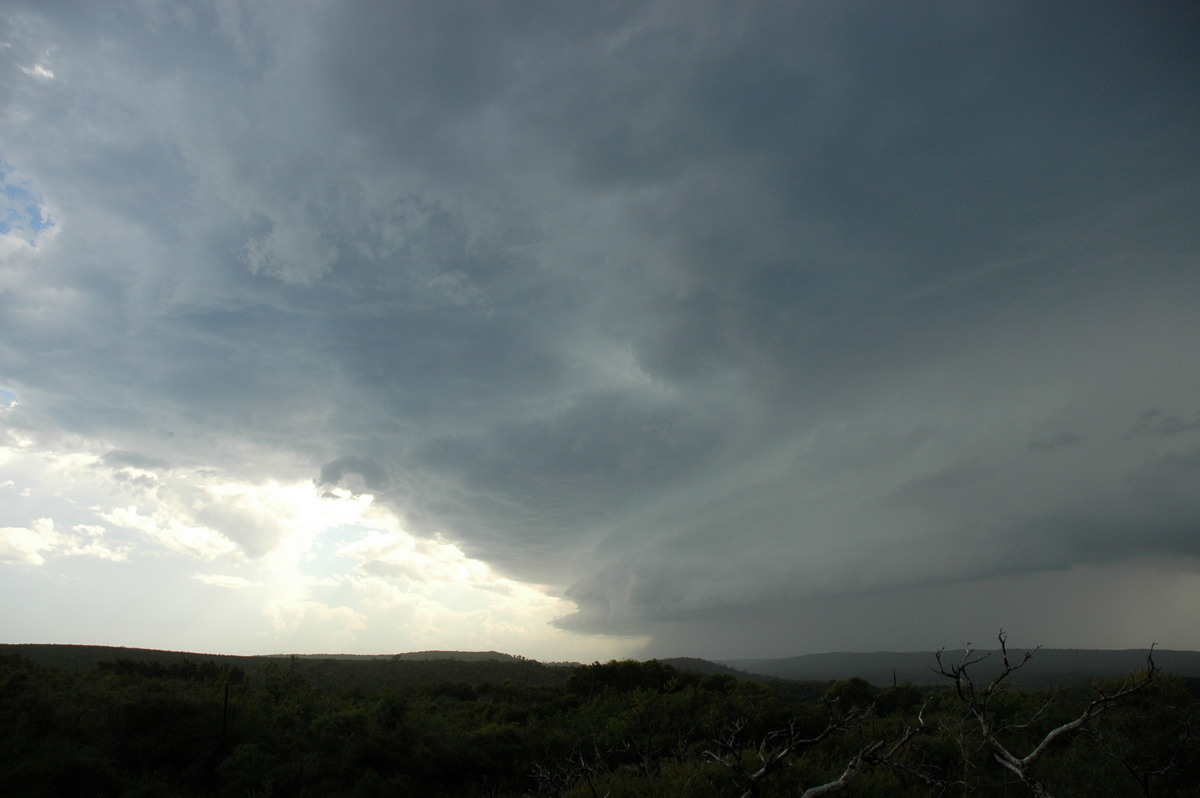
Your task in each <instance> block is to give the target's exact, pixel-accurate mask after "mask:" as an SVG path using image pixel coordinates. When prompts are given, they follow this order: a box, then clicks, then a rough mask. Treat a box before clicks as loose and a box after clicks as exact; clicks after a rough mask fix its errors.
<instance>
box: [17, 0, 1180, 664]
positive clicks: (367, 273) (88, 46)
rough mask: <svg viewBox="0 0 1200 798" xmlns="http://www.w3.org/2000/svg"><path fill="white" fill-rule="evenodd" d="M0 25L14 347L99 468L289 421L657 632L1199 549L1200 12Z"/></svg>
mask: <svg viewBox="0 0 1200 798" xmlns="http://www.w3.org/2000/svg"><path fill="white" fill-rule="evenodd" d="M14 9H15V10H14V11H13V12H10V14H9V15H8V17H7V21H6V22H5V23H4V24H5V25H6V27H5V29H4V32H3V36H4V38H5V39H6V40H8V41H11V42H13V43H14V46H13V47H11V48H9V49H7V50H5V52H4V59H5V60H4V63H3V70H4V73H3V80H2V81H0V83H2V84H3V86H5V88H3V89H0V92H3V93H2V94H0V97H2V98H3V113H4V116H3V120H4V122H5V126H6V129H7V131H8V132H6V133H5V136H4V138H3V139H2V140H0V144H2V145H3V152H0V157H3V159H4V161H5V162H6V163H10V164H12V165H13V169H14V172H13V174H14V175H17V174H18V173H19V177H20V178H21V179H28V180H30V181H31V185H33V186H34V188H35V189H36V190H37V191H38V192H40V193H41V194H43V195H45V196H46V197H47V198H48V201H50V202H52V203H53V204H54V207H55V209H56V210H57V216H58V217H60V218H61V224H60V227H61V229H60V230H59V231H58V232H57V235H56V237H55V239H54V241H53V242H52V244H50V245H47V246H44V247H43V248H42V249H41V250H40V251H39V252H37V253H36V254H35V255H32V256H30V257H29V258H28V259H27V260H26V261H22V262H21V263H19V264H17V265H15V266H14V265H10V264H9V263H6V264H2V265H0V268H2V269H3V271H0V275H2V278H3V280H4V282H3V283H2V284H0V340H3V341H4V348H3V349H0V352H2V353H3V360H2V361H0V379H2V380H4V383H3V387H5V388H6V389H11V390H15V391H16V392H17V393H18V395H20V396H21V397H22V403H21V405H20V406H19V409H20V419H21V421H20V423H23V424H26V425H28V426H29V427H31V428H34V427H36V428H42V429H63V430H66V431H67V432H76V433H80V434H86V435H91V436H94V437H97V438H102V439H104V440H111V441H114V442H115V443H114V445H115V446H119V447H121V450H115V451H114V452H113V453H112V454H111V455H110V458H112V462H111V463H110V465H113V466H120V465H128V466H135V467H142V466H138V465H137V463H139V462H140V463H143V464H153V463H155V462H158V461H160V460H163V461H169V462H171V463H177V462H188V463H191V464H205V463H207V464H210V465H213V466H221V467H224V468H227V469H229V470H231V471H236V472H238V473H242V474H246V475H250V474H255V472H256V469H262V468H265V467H266V466H263V465H261V463H259V462H257V461H256V459H255V457H254V456H253V455H251V454H246V452H248V451H258V452H262V453H269V454H270V456H269V457H267V461H269V462H270V463H272V465H271V466H270V467H271V468H282V467H281V466H280V465H279V462H280V460H281V459H286V457H284V456H280V457H276V455H277V454H278V453H280V452H283V453H286V454H287V455H290V456H293V457H294V460H293V461H292V462H299V463H302V464H305V465H304V467H305V468H307V470H306V471H304V472H303V473H304V476H306V477H308V478H312V477H314V476H316V477H317V479H318V480H319V482H320V483H321V484H324V485H329V486H333V485H340V486H343V487H350V488H351V489H352V490H354V491H355V492H360V491H368V492H373V493H375V494H376V495H377V496H378V498H379V499H380V500H381V501H385V502H389V503H391V504H392V505H393V506H394V507H395V508H396V509H397V511H398V512H399V513H400V514H401V515H402V516H403V517H404V518H405V519H406V521H408V522H409V523H410V524H412V525H413V527H414V530H415V531H417V532H419V533H422V534H429V535H432V534H442V535H445V536H446V537H447V538H448V539H451V540H453V541H455V542H457V543H459V544H460V545H462V546H463V548H464V550H465V551H466V552H467V553H468V554H470V555H472V556H477V557H482V558H484V559H486V560H487V561H488V562H490V563H492V564H494V565H496V566H498V567H500V568H501V569H502V570H504V571H506V572H508V573H511V574H514V575H519V576H521V577H522V578H526V579H529V580H532V581H538V582H540V583H545V584H551V585H556V586H558V587H560V588H562V589H564V590H566V592H567V594H568V595H569V596H570V597H571V598H572V599H573V600H574V601H576V602H577V604H578V606H579V612H578V614H577V615H575V616H573V617H571V618H567V619H564V620H563V621H561V623H562V624H563V625H564V626H568V627H571V628H576V629H582V630H591V631H596V630H603V631H608V632H637V633H650V634H653V635H656V636H661V638H662V639H663V640H676V641H677V640H680V639H682V638H683V637H687V636H689V635H695V636H697V639H698V637H699V636H700V635H701V634H702V632H700V631H696V630H697V629H699V623H700V622H699V620H698V619H699V618H701V617H706V618H709V619H710V623H709V628H710V630H711V629H717V628H722V629H734V628H736V627H738V625H739V624H744V623H747V622H748V619H754V622H755V624H758V623H760V622H761V623H762V624H765V625H769V624H768V622H767V621H766V620H764V619H771V622H776V621H778V622H779V623H783V624H784V625H785V626H786V623H784V620H782V619H784V617H785V615H786V614H787V613H786V612H785V610H784V609H783V608H785V607H789V606H790V607H793V608H799V609H796V610H795V612H796V613H798V616H797V617H799V615H804V616H805V617H809V616H811V614H812V613H815V612H817V609H815V608H817V607H819V606H820V605H821V602H833V603H834V604H837V602H839V601H840V602H841V603H840V604H837V606H838V607H841V608H842V609H839V610H837V612H850V611H851V609H850V608H852V607H857V606H859V605H857V604H855V602H856V601H860V599H855V598H853V597H855V596H858V597H869V596H873V595H878V596H883V595H885V594H887V592H888V591H893V592H895V591H904V590H908V589H912V590H918V589H921V590H924V589H928V590H938V589H941V587H944V586H945V585H950V584H956V583H963V582H965V581H966V580H978V579H987V578H1001V577H1003V578H1009V577H1012V578H1017V577H1020V576H1021V575H1027V574H1029V573H1034V572H1040V571H1046V570H1053V569H1067V568H1070V567H1072V566H1074V565H1079V564H1088V563H1104V562H1114V561H1120V560H1123V559H1128V558H1130V557H1132V556H1134V555H1137V554H1138V553H1159V554H1169V555H1178V556H1189V557H1190V556H1194V555H1195V554H1196V552H1194V551H1193V547H1192V546H1191V544H1190V543H1189V542H1188V539H1187V536H1186V535H1185V534H1184V532H1183V531H1184V530H1187V529H1194V528H1196V524H1197V523H1200V509H1198V508H1197V507H1196V505H1195V502H1194V500H1192V499H1190V498H1189V497H1191V496H1194V495H1197V493H1196V491H1195V488H1196V487H1197V486H1196V485H1195V484H1194V483H1195V480H1194V479H1193V477H1194V473H1193V472H1194V468H1193V467H1192V466H1193V465H1194V463H1193V460H1194V452H1193V450H1192V449H1191V448H1189V447H1192V446H1193V445H1194V443H1195V441H1194V436H1195V435H1196V434H1197V430H1198V429H1200V427H1197V422H1196V420H1195V418H1194V414H1195V407H1194V396H1196V395H1198V394H1197V390H1200V385H1198V384H1197V376H1196V372H1195V368H1194V363H1193V362H1192V361H1193V359H1194V352H1195V351H1196V350H1197V346H1196V345H1197V344H1198V343H1200V341H1197V325H1196V323H1195V319H1196V318H1197V317H1198V316H1197V311H1198V310H1200V284H1198V283H1197V278H1196V271H1195V262H1194V260H1195V253H1196V251H1198V249H1200V232H1198V231H1200V224H1197V222H1198V221H1200V220H1198V219H1197V218H1196V217H1197V213H1196V208H1197V207H1200V186H1198V184H1197V181H1196V178H1195V175H1196V174H1198V173H1200V145H1198V144H1197V141H1200V136H1198V135H1197V128H1198V127H1200V124H1198V122H1200V93H1198V92H1197V91H1196V87H1197V85H1200V67H1198V59H1197V58H1196V56H1195V52H1194V50H1195V41H1196V38H1197V35H1198V34H1200V29H1198V20H1200V15H1198V14H1197V12H1196V11H1195V10H1194V9H1192V8H1190V7H1187V6H1184V5H1168V4H1138V5H1136V6H1134V5H1129V4H1120V3H1109V4H1100V5H1095V6H1093V7H1090V8H1089V13H1088V14H1087V15H1082V14H1080V13H1078V10H1076V9H1068V8H1065V7H1064V8H1055V7H1048V6H1045V5H1044V4H1026V5H1012V4H1000V3H996V4H988V3H977V4H970V5H964V4H961V3H932V4H923V5H921V6H919V7H912V6H903V7H902V6H899V5H896V4H891V3H876V4H859V5H856V6H853V7H847V6H844V5H842V4H832V3H831V4H815V5H814V4H803V5H800V4H791V3H786V4H785V3H780V4H754V5H747V4H740V5H717V4H712V5H697V4H694V3H669V2H667V3H651V4H633V5H625V4H620V3H613V4H607V3H601V4H589V5H588V6H587V7H586V8H585V7H581V6H572V7H566V6H561V5H559V4H529V3H519V4H486V5H469V6H460V5H456V4H441V3H439V4H393V5H388V6H387V7H383V8H380V7H377V6H367V5H357V4H328V5H320V6H319V7H316V8H299V7H296V6H294V5H293V4H289V3H279V4H272V3H265V2H263V3H254V4H247V5H244V6H243V5H240V4H238V3H233V2H228V3H216V4H212V5H202V4H196V5H186V6H177V5H176V4H154V3H144V4H139V5H116V4H86V5H82V6H77V7H76V6H72V7H70V9H69V10H67V9H68V7H67V6H49V7H43V6H42V5H40V4H30V5H24V6H22V5H17V6H14ZM43 58H44V59H46V64H47V65H48V66H47V69H49V70H51V71H52V72H53V75H54V77H53V78H52V79H50V78H39V77H35V76H33V75H31V74H30V72H29V70H30V65H31V64H33V63H35V62H38V63H40V61H38V59H43ZM18 123H19V124H18ZM14 179H15V178H14ZM1147 408H1163V409H1152V410H1147ZM1131 433H1132V434H1131ZM131 452H137V455H136V456H135V455H131V454H129V453H131ZM235 452H236V453H235ZM263 456H264V457H266V455H265V454H264V455H263ZM290 476H295V474H291V475H290ZM1100 507H1103V519H1105V520H1104V521H1103V523H1097V522H1098V521H1099V520H1100V519H1101V514H1100V511H1099V510H1098V509H1097V508H1100ZM1089 508H1091V509H1089ZM212 512H213V513H216V512H217V510H216V509H213V510H212ZM247 517H249V516H247ZM210 520H211V521H212V523H213V524H218V525H219V524H225V525H226V526H229V527H230V528H231V530H232V531H231V533H230V534H231V535H233V537H234V538H237V539H238V540H243V539H244V540H249V541H252V543H253V545H252V548H253V554H254V556H258V555H260V554H263V553H265V552H266V551H268V550H269V549H270V547H271V545H273V541H274V538H272V536H271V534H270V533H266V532H262V530H256V529H255V528H252V527H253V526H254V523H253V519H251V521H246V519H241V520H239V519H238V518H226V519H221V518H213V519H210ZM239 530H240V531H239ZM1039 584H1040V583H1039ZM1039 589H1041V588H1039ZM889 595H890V594H889ZM981 595H983V594H982V593H981ZM987 595H989V596H990V595H994V594H993V593H988V594H987ZM846 596H850V597H851V598H848V599H845V600H844V601H843V599H842V598H837V597H843V598H844V597H846ZM867 600H868V599H866V598H862V599H861V601H862V602H865V601H867ZM880 600H881V601H882V600H885V599H880ZM831 606H832V604H831ZM832 611H833V610H831V612H832ZM797 623H798V622H797ZM805 623H807V624H809V626H806V627H804V628H812V629H815V628H818V627H820V628H830V627H831V626H834V625H836V624H834V623H833V622H830V623H828V624H824V625H823V624H822V623H817V622H815V621H812V622H811V623H810V622H809V621H805ZM802 626H803V624H802ZM797 628H799V627H797Z"/></svg>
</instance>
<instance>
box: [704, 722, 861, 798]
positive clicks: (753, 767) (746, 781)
mask: <svg viewBox="0 0 1200 798" xmlns="http://www.w3.org/2000/svg"><path fill="white" fill-rule="evenodd" d="M859 717H861V713H851V714H850V715H845V716H842V715H835V714H834V713H832V712H831V713H830V716H829V721H828V722H827V723H826V725H825V728H824V729H821V730H820V731H819V732H817V733H816V734H813V735H811V736H805V735H804V734H803V733H801V732H800V730H799V729H798V728H797V727H796V722H795V721H794V720H793V721H790V722H789V723H788V725H787V728H784V729H778V730H776V731H772V732H769V733H767V734H766V735H764V736H763V737H762V739H761V740H760V741H759V743H758V746H757V749H756V750H755V751H754V753H753V755H751V756H747V749H746V747H745V746H744V744H743V741H742V739H741V738H742V732H743V731H744V730H745V729H746V727H747V726H748V725H749V724H748V723H747V721H746V720H744V719H740V720H737V721H735V722H734V723H732V724H730V725H729V726H728V727H727V728H726V729H725V731H724V732H723V733H722V735H721V736H720V737H719V738H717V739H715V740H714V741H713V742H715V743H716V744H717V748H718V750H719V751H720V752H721V753H717V752H716V751H713V750H711V749H710V750H707V751H705V752H704V756H705V757H707V758H708V759H709V761H711V762H716V763H718V764H721V765H724V766H725V767H727V768H728V769H729V770H730V771H731V772H732V773H733V777H734V779H735V780H736V781H737V782H738V784H739V785H740V786H741V787H742V788H743V789H744V790H745V791H744V792H743V793H742V795H741V798H754V797H755V796H756V795H758V791H759V789H760V788H761V786H762V783H763V780H764V779H766V778H767V776H769V775H771V774H772V773H774V772H775V771H776V770H779V769H780V768H782V767H784V766H785V765H787V764H788V762H789V761H790V760H791V759H792V757H794V756H796V755H797V754H799V753H801V752H803V751H806V750H808V749H809V748H812V747H813V746H815V745H817V744H819V743H821V742H822V741H824V740H826V739H828V738H829V737H830V736H832V735H833V734H835V733H837V732H841V731H845V730H846V729H848V728H850V727H851V726H853V725H854V724H855V723H856V722H857V721H858V719H859ZM861 767H862V757H861V755H859V756H855V757H854V758H853V759H852V760H851V762H850V766H849V767H847V769H846V772H845V773H843V774H842V776H841V778H839V779H837V781H836V782H830V784H831V785H832V784H835V783H839V784H840V786H838V787H834V788H831V789H827V790H825V792H812V790H813V789H818V788H816V787H814V788H812V789H810V790H808V791H806V792H805V793H804V795H805V796H807V798H816V796H819V795H826V794H828V793H830V792H833V791H834V790H835V789H841V787H844V786H845V785H846V784H849V783H850V780H851V779H853V778H854V776H855V775H857V774H858V771H859V770H860V769H861ZM824 786H827V785H822V787H824Z"/></svg>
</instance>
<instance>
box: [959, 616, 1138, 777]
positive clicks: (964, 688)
mask: <svg viewBox="0 0 1200 798" xmlns="http://www.w3.org/2000/svg"><path fill="white" fill-rule="evenodd" d="M998 639H999V640H1000V655H1001V657H1002V658H1003V661H1004V667H1003V668H1002V669H1001V670H1000V673H999V675H997V676H995V677H994V678H993V679H992V680H991V681H989V682H988V683H987V684H986V685H984V686H982V687H980V686H978V685H976V684H975V681H974V680H973V679H972V678H971V674H970V669H971V667H972V666H974V665H976V664H978V663H979V662H981V661H982V660H984V659H986V658H987V656H988V655H987V654H983V655H981V656H976V655H975V652H974V650H973V649H971V648H970V647H968V648H967V649H966V651H965V652H964V653H963V657H962V659H961V660H960V661H959V662H958V663H951V664H949V665H947V664H946V663H945V662H944V661H943V659H942V654H943V652H944V651H945V649H938V652H937V655H936V656H937V663H938V667H937V669H936V670H935V672H936V673H938V674H940V675H942V676H945V677H947V678H949V679H953V680H954V689H955V692H956V694H957V695H958V698H959V700H960V701H961V702H962V703H963V706H964V707H965V708H966V710H967V714H968V715H969V716H970V717H971V718H973V719H974V720H975V722H976V723H977V724H978V726H979V731H980V734H981V735H982V737H983V742H984V745H985V746H986V747H987V748H988V749H989V750H990V751H991V754H992V758H993V759H994V760H995V761H996V762H997V763H998V764H999V765H1000V766H1001V767H1003V768H1004V769H1005V770H1007V771H1009V772H1010V773H1012V774H1013V775H1014V776H1016V777H1017V778H1018V779H1019V780H1020V781H1021V783H1022V784H1024V785H1025V786H1026V787H1027V788H1028V789H1029V791H1030V792H1031V793H1032V794H1033V795H1034V796H1036V798H1053V796H1052V795H1051V794H1050V791H1049V790H1048V789H1047V788H1046V785H1044V784H1043V783H1042V782H1041V780H1039V779H1038V778H1037V776H1036V775H1034V772H1033V771H1034V765H1035V764H1036V763H1037V761H1038V759H1039V758H1040V757H1041V756H1042V755H1043V754H1045V753H1046V752H1047V751H1048V750H1050V747H1051V746H1052V745H1054V744H1055V743H1057V742H1062V741H1065V740H1067V739H1070V737H1071V736H1072V735H1074V734H1077V733H1079V732H1080V731H1082V730H1084V729H1086V727H1087V725H1088V724H1089V723H1090V722H1091V721H1092V720H1094V719H1095V718H1096V717H1097V716H1099V715H1101V714H1102V713H1104V712H1106V711H1108V710H1109V709H1110V708H1112V707H1113V706H1114V705H1115V704H1117V703H1118V702H1119V701H1121V700H1123V699H1125V698H1127V697H1128V696H1130V695H1133V694H1134V693H1136V692H1138V691H1140V690H1142V689H1143V688H1145V687H1146V685H1148V684H1150V682H1151V680H1152V679H1153V678H1154V675H1155V674H1156V673H1157V672H1158V670H1157V668H1156V667H1155V665H1154V647H1153V646H1151V647H1150V652H1149V653H1147V655H1146V667H1145V669H1144V670H1141V671H1136V672H1134V673H1133V674H1131V675H1130V676H1129V678H1127V679H1126V680H1125V681H1124V682H1122V684H1121V685H1120V686H1119V687H1118V688H1117V689H1116V690H1115V691H1108V690H1105V689H1103V688H1101V687H1099V686H1096V685H1093V689H1095V691H1096V693H1097V696H1096V698H1095V699H1093V700H1092V702H1091V703H1090V704H1088V705H1087V707H1086V708H1084V710H1083V712H1081V713H1080V714H1079V715H1078V716H1077V717H1076V718H1075V719H1074V720H1070V721H1068V722H1066V723H1064V724H1062V725H1061V726H1057V727H1055V728H1053V729H1051V730H1050V731H1048V732H1047V733H1046V735H1045V736H1044V737H1043V738H1042V739H1041V740H1040V741H1039V742H1038V743H1037V744H1036V745H1035V746H1034V747H1033V750H1031V751H1030V752H1029V753H1028V754H1026V755H1025V756H1018V755H1017V754H1015V753H1013V752H1012V751H1011V750H1009V747H1008V746H1006V745H1005V744H1004V742H1003V741H1001V739H1000V737H1001V735H1003V734H1004V733H1005V732H1007V731H1010V730H1012V729H1014V728H1016V726H1015V725H1013V724H1009V723H1003V722H1001V721H1000V720H999V718H998V717H997V714H996V712H995V711H994V709H993V707H992V701H993V699H995V697H996V696H997V694H998V693H999V691H1000V688H1001V685H1002V684H1003V682H1004V680H1005V679H1007V678H1008V677H1009V676H1011V675H1012V674H1013V673H1014V672H1015V671H1018V670H1020V669H1021V668H1022V667H1023V666H1024V665H1025V663H1027V662H1029V660H1030V659H1031V658H1032V657H1033V655H1034V654H1035V653H1037V651H1038V649H1040V648H1041V646H1038V647H1037V648H1035V649H1033V650H1032V651H1026V652H1025V653H1024V654H1023V655H1022V657H1021V659H1020V660H1019V661H1013V660H1010V659H1009V655H1008V646H1007V644H1006V640H1007V635H1005V633H1004V631H1003V630H1001V631H1000V634H999V636H998ZM1039 714H1040V713H1039Z"/></svg>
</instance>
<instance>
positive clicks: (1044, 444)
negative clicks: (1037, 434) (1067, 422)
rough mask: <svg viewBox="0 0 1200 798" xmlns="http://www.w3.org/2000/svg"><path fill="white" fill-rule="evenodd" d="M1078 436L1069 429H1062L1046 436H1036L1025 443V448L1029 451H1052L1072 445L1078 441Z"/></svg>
mask: <svg viewBox="0 0 1200 798" xmlns="http://www.w3.org/2000/svg"><path fill="white" fill-rule="evenodd" d="M1080 440H1081V439H1080V437H1079V436H1078V435H1076V434H1075V433H1074V432H1071V431H1070V430H1064V431H1063V432H1059V433H1057V434H1055V435H1051V436H1050V437H1048V438H1038V439H1037V440H1033V441H1030V442H1029V443H1027V444H1025V448H1026V449H1028V450H1030V451H1031V452H1052V451H1054V450H1055V449H1061V448H1063V447H1064V446H1072V445H1074V444H1076V443H1079V441H1080Z"/></svg>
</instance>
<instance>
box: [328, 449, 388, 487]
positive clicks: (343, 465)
mask: <svg viewBox="0 0 1200 798" xmlns="http://www.w3.org/2000/svg"><path fill="white" fill-rule="evenodd" d="M391 481H392V480H391V478H390V477H389V476H388V473H387V469H386V468H384V467H383V465H381V464H380V463H378V462H376V461H374V460H372V459H370V458H367V457H357V456H355V455H345V456H343V457H339V458H337V459H336V460H332V461H330V462H328V463H326V464H325V465H323V466H321V477H320V480H319V483H318V484H320V485H332V486H335V487H336V486H340V485H345V484H352V485H354V484H358V483H361V485H362V486H364V487H365V488H366V489H367V490H371V491H380V490H384V489H386V488H387V487H388V485H389V484H390V483H391ZM355 492H356V493H361V492H363V491H355Z"/></svg>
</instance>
